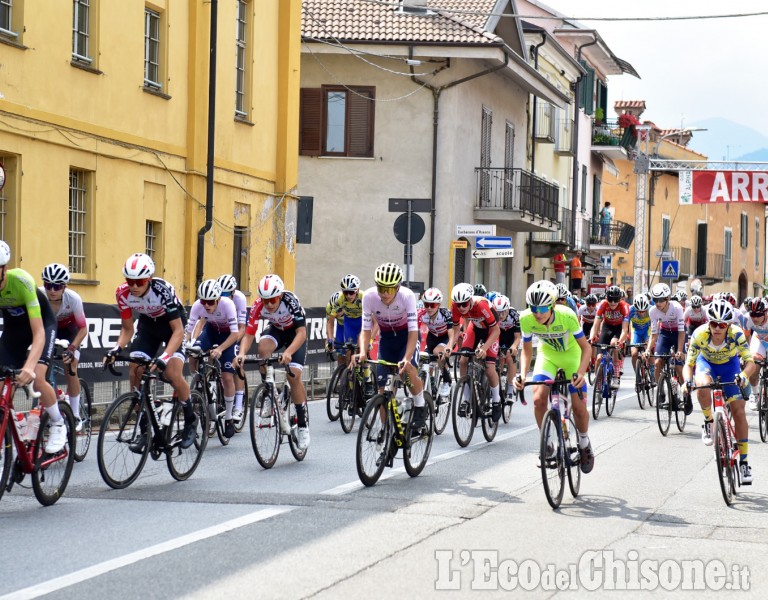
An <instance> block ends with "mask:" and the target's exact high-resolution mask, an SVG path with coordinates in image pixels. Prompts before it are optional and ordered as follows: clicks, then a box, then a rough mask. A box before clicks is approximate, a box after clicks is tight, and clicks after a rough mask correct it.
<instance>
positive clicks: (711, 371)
mask: <svg viewBox="0 0 768 600" xmlns="http://www.w3.org/2000/svg"><path fill="white" fill-rule="evenodd" d="M740 372H741V365H740V364H739V357H738V356H734V357H733V358H732V359H731V360H729V361H728V362H727V363H723V364H721V365H713V364H712V363H710V362H707V360H706V359H705V358H704V357H703V356H702V355H701V354H699V356H698V357H697V358H696V371H695V376H699V375H706V376H708V377H711V378H712V379H713V380H714V379H717V378H718V377H720V381H733V380H734V379H736V375H738V374H739V373H740ZM723 396H724V397H725V398H726V399H727V401H728V402H730V401H731V400H743V399H744V398H743V396H742V395H741V391H740V390H739V386H737V385H734V384H731V385H724V386H723Z"/></svg>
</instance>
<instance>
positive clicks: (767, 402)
mask: <svg viewBox="0 0 768 600" xmlns="http://www.w3.org/2000/svg"><path fill="white" fill-rule="evenodd" d="M755 363H756V364H757V365H758V366H759V367H760V382H759V383H758V390H757V417H758V429H759V430H760V439H761V440H762V441H763V442H768V361H759V360H756V361H755Z"/></svg>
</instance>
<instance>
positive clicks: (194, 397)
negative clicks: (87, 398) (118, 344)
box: [96, 355, 208, 489]
mask: <svg viewBox="0 0 768 600" xmlns="http://www.w3.org/2000/svg"><path fill="white" fill-rule="evenodd" d="M115 361H116V362H117V361H120V362H130V363H134V364H137V365H139V366H140V367H142V373H141V383H140V385H139V388H138V389H137V390H134V391H132V392H128V393H125V394H121V395H120V396H118V397H117V398H116V399H115V400H114V401H113V402H112V404H110V405H109V407H108V408H107V411H106V412H105V413H104V419H103V420H102V422H101V428H100V429H99V441H98V443H97V445H96V457H97V459H98V463H99V473H101V478H102V479H103V480H104V482H105V483H106V484H107V485H108V486H109V487H111V488H113V489H123V488H126V487H128V486H129V485H131V484H132V483H133V482H134V481H136V478H137V477H138V476H139V474H140V473H141V471H142V469H143V468H144V465H145V464H146V462H147V457H148V456H151V457H152V460H159V459H160V458H161V457H163V456H165V459H166V463H167V465H168V471H169V472H170V474H171V476H172V477H173V478H174V479H176V480H177V481H184V480H186V479H188V478H189V477H190V476H191V475H192V473H194V472H195V469H197V466H198V465H199V464H200V459H201V458H202V457H203V452H204V451H205V447H206V445H207V444H208V434H207V432H208V411H207V410H206V408H205V404H204V402H205V401H204V400H203V397H202V396H201V395H200V393H199V392H198V391H196V390H191V391H190V395H191V400H190V401H191V402H192V412H193V413H194V414H195V415H196V417H197V423H196V425H195V441H194V443H193V444H192V445H191V446H189V448H182V447H181V441H182V438H183V434H184V425H185V423H186V419H185V417H184V410H183V408H182V406H181V404H180V403H179V402H178V399H177V398H176V395H175V394H162V395H161V394H157V393H156V392H155V389H154V388H155V387H156V386H157V384H158V382H159V381H164V380H163V379H162V376H161V375H160V374H158V373H157V372H156V371H154V370H150V368H149V367H150V366H151V365H152V361H151V360H148V359H146V358H139V357H131V356H119V355H118V356H116V357H115ZM105 368H108V369H109V371H110V373H112V374H113V375H115V376H116V377H121V376H122V373H121V372H120V371H117V370H116V369H115V366H114V365H113V364H111V363H107V364H106V365H105ZM166 383H167V382H166Z"/></svg>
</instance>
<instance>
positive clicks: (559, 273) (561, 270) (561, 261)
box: [552, 253, 565, 283]
mask: <svg viewBox="0 0 768 600" xmlns="http://www.w3.org/2000/svg"><path fill="white" fill-rule="evenodd" d="M552 261H553V262H554V263H555V283H565V254H562V253H558V254H555V256H554V258H553V259H552Z"/></svg>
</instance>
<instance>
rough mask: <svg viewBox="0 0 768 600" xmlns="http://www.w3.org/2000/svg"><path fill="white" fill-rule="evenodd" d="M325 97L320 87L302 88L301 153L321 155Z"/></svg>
mask: <svg viewBox="0 0 768 600" xmlns="http://www.w3.org/2000/svg"><path fill="white" fill-rule="evenodd" d="M322 130H323V97H322V91H321V90H320V88H301V96H300V100H299V154H300V155H302V156H320V151H321V140H322V136H321V132H322Z"/></svg>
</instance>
